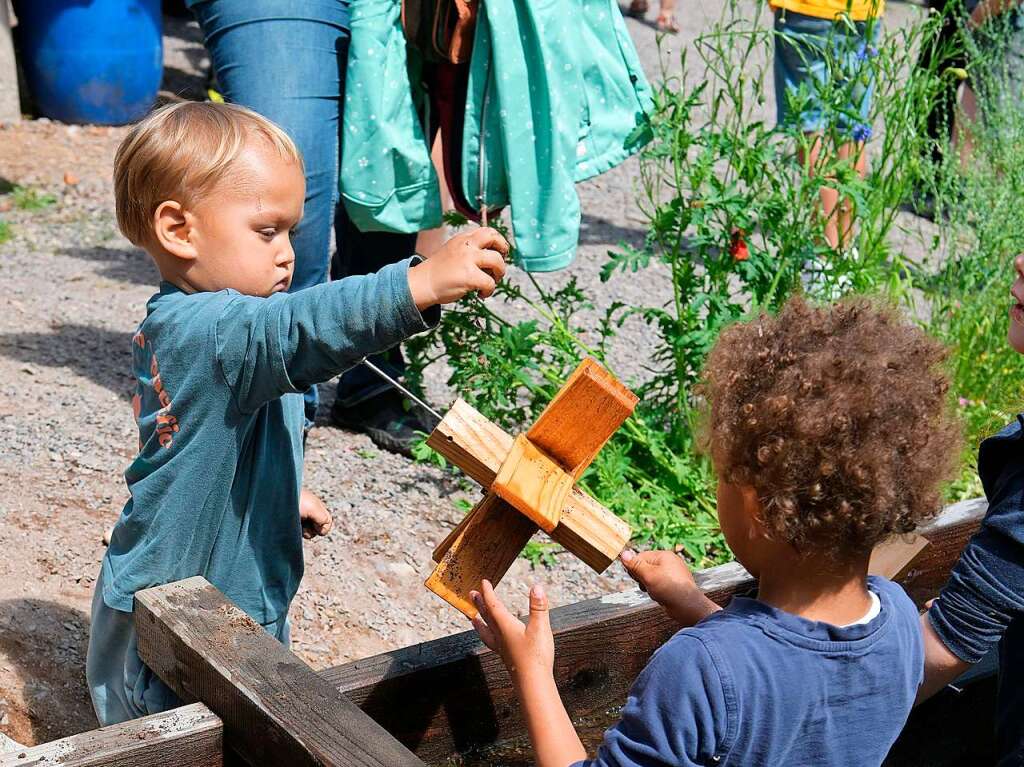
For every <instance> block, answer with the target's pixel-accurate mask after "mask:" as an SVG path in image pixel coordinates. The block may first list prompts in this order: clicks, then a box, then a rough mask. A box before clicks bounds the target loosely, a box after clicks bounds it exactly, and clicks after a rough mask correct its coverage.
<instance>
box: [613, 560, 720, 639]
mask: <svg viewBox="0 0 1024 767" xmlns="http://www.w3.org/2000/svg"><path fill="white" fill-rule="evenodd" d="M619 559H620V560H621V561H622V565H623V567H625V568H626V572H627V573H629V575H630V577H631V578H632V579H633V580H635V581H636V582H637V583H639V584H640V588H641V589H642V590H643V591H646V592H647V594H648V595H649V596H650V597H651V599H653V600H654V601H655V602H657V603H658V604H659V605H661V606H662V607H664V608H665V612H667V613H668V615H669V617H670V618H672V619H673V620H674V621H676V622H677V623H680V624H681V625H683V626H692V625H693V624H695V623H697V622H698V621H700V620H702V619H703V618H706V617H707V616H708V615H710V614H711V613H713V612H715V611H717V610H720V609H721V608H720V607H719V606H718V605H716V604H715V603H714V602H712V601H711V600H710V599H708V598H707V597H706V596H704V593H703V592H702V591H701V590H700V589H699V588H698V587H697V584H696V583H695V582H694V580H693V575H692V574H691V573H690V568H688V567H687V566H686V563H685V562H684V561H683V558H682V557H680V556H679V555H678V554H675V553H674V552H671V551H644V552H642V553H640V554H637V553H636V552H635V551H630V550H629V549H626V550H625V551H623V552H622V554H621V555H620V556H619Z"/></svg>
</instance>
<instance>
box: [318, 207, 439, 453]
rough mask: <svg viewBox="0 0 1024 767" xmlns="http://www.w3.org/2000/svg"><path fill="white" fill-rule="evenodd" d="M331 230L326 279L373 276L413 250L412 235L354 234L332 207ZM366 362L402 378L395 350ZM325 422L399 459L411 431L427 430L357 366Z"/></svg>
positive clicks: (405, 404)
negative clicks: (331, 255) (331, 247)
mask: <svg viewBox="0 0 1024 767" xmlns="http://www.w3.org/2000/svg"><path fill="white" fill-rule="evenodd" d="M334 228H335V238H336V239H337V242H338V249H337V251H336V252H335V254H334V258H333V259H332V261H331V279H335V280H337V279H342V278H344V277H348V276H351V275H356V274H369V273H370V272H376V271H377V270H379V269H381V268H383V267H384V266H387V265H388V264H391V263H394V262H395V261H400V260H401V259H404V258H408V257H409V256H410V255H412V254H413V252H414V249H415V247H416V235H415V234H392V233H388V232H361V231H359V229H358V228H357V227H356V225H355V224H353V223H352V221H351V220H350V219H349V217H348V215H347V214H346V213H345V208H344V206H343V205H339V206H338V211H337V215H336V216H335V223H334ZM371 361H372V362H373V363H374V364H376V365H377V367H379V368H381V369H382V370H384V371H385V372H386V373H387V374H388V375H389V376H391V377H392V378H394V379H396V380H397V379H400V378H401V377H402V376H403V375H404V374H405V358H404V357H403V356H402V350H401V347H398V346H396V347H394V348H393V349H390V350H389V351H387V352H385V353H384V354H378V355H375V356H374V357H372V358H371ZM331 418H332V420H333V421H334V422H335V423H337V424H338V425H339V426H342V427H344V428H346V429H353V430H355V431H362V432H365V433H366V434H368V435H369V436H370V438H371V439H372V440H373V441H374V442H375V443H376V444H377V445H378V446H379V447H382V448H384V449H385V450H390V451H392V452H396V453H402V454H405V455H411V454H412V446H413V445H414V444H415V442H416V440H417V438H418V436H417V432H429V431H430V430H431V429H432V428H433V423H432V422H431V420H430V418H429V416H427V415H426V414H425V413H422V412H420V409H419V408H418V407H415V406H413V405H412V403H410V402H409V401H408V400H406V399H405V398H404V397H402V396H401V395H400V394H399V393H398V392H397V391H395V390H394V389H393V388H391V386H390V385H389V384H388V383H386V382H385V381H384V380H382V379H381V378H379V377H378V376H377V374H376V373H374V372H372V371H371V370H369V369H368V368H366V367H365V366H363V365H356V366H355V367H354V368H352V369H351V370H348V371H346V372H345V373H344V375H342V376H341V379H340V380H339V381H338V392H337V397H336V398H335V400H334V407H333V408H332V410H331Z"/></svg>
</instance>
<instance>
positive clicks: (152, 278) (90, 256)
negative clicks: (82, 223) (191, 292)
mask: <svg viewBox="0 0 1024 767" xmlns="http://www.w3.org/2000/svg"><path fill="white" fill-rule="evenodd" d="M57 252H58V253H59V254H60V255H62V256H71V257H72V258H77V259H80V260H82V261H91V262H93V263H95V264H103V265H104V266H102V267H101V268H100V269H98V270H97V272H96V273H97V274H98V275H99V276H101V277H107V278H109V279H111V280H117V281H118V282H127V283H130V284H133V285H149V286H151V287H152V288H153V292H154V293H155V292H156V290H157V285H158V284H159V283H160V272H158V271H157V268H156V264H154V263H153V259H151V258H150V257H149V256H148V255H146V253H145V252H144V251H141V250H138V249H136V248H132V249H131V250H123V249H121V248H104V247H94V248H60V249H59V250H58V251H57Z"/></svg>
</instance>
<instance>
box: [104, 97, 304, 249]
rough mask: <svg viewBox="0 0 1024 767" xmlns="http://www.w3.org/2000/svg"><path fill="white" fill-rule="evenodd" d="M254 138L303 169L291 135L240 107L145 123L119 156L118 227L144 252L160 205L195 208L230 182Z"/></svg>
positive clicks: (170, 111) (164, 115) (188, 105)
mask: <svg viewBox="0 0 1024 767" xmlns="http://www.w3.org/2000/svg"><path fill="white" fill-rule="evenodd" d="M254 136H256V137H259V138H261V139H263V140H265V141H267V142H269V143H270V145H271V146H272V147H273V148H274V149H276V150H277V151H278V152H279V153H280V154H281V156H282V157H283V158H285V159H288V160H294V161H295V162H297V163H299V165H300V167H301V165H302V155H301V154H299V150H298V148H297V147H296V146H295V143H294V142H293V141H292V140H291V138H289V137H288V134H287V133H285V132H284V131H283V130H282V129H281V128H280V127H278V126H277V125H275V124H274V123H272V122H271V121H270V120H268V119H267V118H265V117H262V116H260V115H258V114H256V113H255V112H253V111H252V110H249V109H245V108H244V107H240V106H237V105H235V104H214V103H196V102H185V103H180V104H171V105H169V106H166V107H162V108H160V109H157V110H156V111H154V112H152V113H151V114H149V115H147V116H146V117H145V118H143V119H142V120H141V121H140V122H139V123H137V124H136V125H135V126H134V127H133V128H132V129H131V131H130V132H129V133H128V135H127V136H126V137H125V139H124V141H122V142H121V146H119V147H118V149H117V154H116V155H115V156H114V198H115V202H116V208H117V225H118V226H119V227H120V228H121V231H122V232H123V233H124V236H125V237H127V238H128V239H129V240H131V241H132V242H133V243H135V244H136V245H138V246H140V247H144V246H145V245H146V243H148V242H149V241H150V236H151V234H152V231H153V213H154V212H155V211H156V209H157V207H158V206H159V205H160V203H162V202H164V201H166V200H174V201H176V202H178V203H180V204H181V205H182V206H184V207H189V206H190V205H195V204H196V203H197V202H198V201H199V200H200V199H201V198H203V197H204V196H206V195H208V194H209V193H210V192H211V191H212V190H213V188H214V187H215V186H216V185H217V184H218V183H220V182H221V181H223V180H225V178H226V177H228V176H230V174H231V166H232V164H233V163H234V162H235V161H236V160H237V159H238V157H239V155H241V153H242V150H243V149H244V147H245V145H246V141H248V140H251V139H252V137H254Z"/></svg>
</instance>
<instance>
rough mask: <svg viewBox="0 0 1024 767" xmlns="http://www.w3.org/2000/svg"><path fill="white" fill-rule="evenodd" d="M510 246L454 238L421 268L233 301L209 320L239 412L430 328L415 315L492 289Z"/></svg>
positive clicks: (406, 265)
mask: <svg viewBox="0 0 1024 767" xmlns="http://www.w3.org/2000/svg"><path fill="white" fill-rule="evenodd" d="M507 251H508V243H506V242H505V240H504V238H503V237H501V235H499V234H498V233H497V232H495V231H494V230H493V229H478V230H476V231H474V232H472V233H471V234H468V235H460V236H458V237H453V238H452V239H451V240H449V241H448V243H447V244H446V245H445V246H444V247H443V248H442V249H441V250H440V251H438V252H437V253H435V254H434V255H432V256H431V258H430V259H429V260H427V261H422V262H420V263H413V260H412V259H407V260H405V261H402V262H399V263H397V264H391V265H389V266H386V267H384V268H383V269H381V270H380V271H379V272H377V273H375V274H367V275H361V276H355V277H346V278H345V279H343V280H339V281H337V282H332V283H328V284H324V285H317V286H315V287H311V288H307V289H306V290H301V291H299V292H297V293H292V294H287V295H285V294H278V295H275V296H271V297H270V298H256V297H252V296H236V297H235V298H234V299H233V300H232V301H230V302H229V303H228V304H227V305H226V306H225V308H224V310H223V311H222V313H221V316H220V318H219V320H218V322H217V329H216V333H217V356H218V360H219V362H220V366H221V370H222V372H223V375H224V378H225V380H226V382H227V383H228V385H229V386H230V387H231V389H232V391H233V393H234V395H235V400H236V402H237V403H238V406H239V408H240V409H241V410H242V411H243V412H251V411H253V410H256V409H257V408H259V407H260V406H261V405H262V404H263V403H265V402H268V401H269V400H271V399H274V398H275V397H279V396H280V395H282V394H286V393H289V392H301V391H305V390H306V389H308V388H309V387H310V386H312V385H313V384H316V383H320V382H322V381H326V380H328V379H330V378H332V377H333V376H335V375H337V374H339V373H341V372H343V371H345V370H347V369H348V368H350V367H351V366H352V365H354V364H356V363H357V362H359V360H361V359H362V358H363V357H365V356H367V355H370V354H374V353H377V352H381V351H384V350H385V349H388V348H390V347H392V346H394V345H395V344H397V343H399V342H401V341H403V340H405V339H406V338H408V337H409V336H411V335H414V334H416V333H419V332H422V331H424V330H427V329H428V328H429V327H430V326H431V325H433V324H436V322H437V318H438V316H439V315H437V314H436V313H435V314H434V315H433V316H432V317H431V316H429V315H428V317H427V318H424V316H423V314H422V312H423V311H425V310H427V309H430V308H433V307H435V306H438V305H440V304H445V303H451V302H453V301H457V300H458V299H460V298H462V297H463V296H464V295H466V294H467V293H469V292H472V291H477V292H478V293H479V294H480V295H482V296H485V297H486V296H489V295H490V294H491V293H493V292H494V288H495V285H496V283H497V282H498V281H499V280H500V279H501V278H502V277H503V276H504V273H505V260H504V257H505V254H506V253H507Z"/></svg>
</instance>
